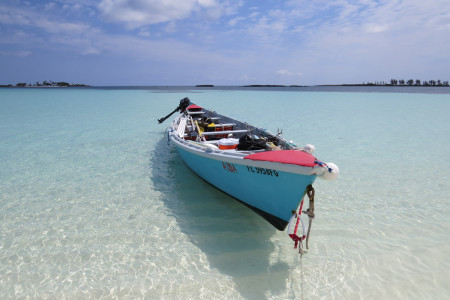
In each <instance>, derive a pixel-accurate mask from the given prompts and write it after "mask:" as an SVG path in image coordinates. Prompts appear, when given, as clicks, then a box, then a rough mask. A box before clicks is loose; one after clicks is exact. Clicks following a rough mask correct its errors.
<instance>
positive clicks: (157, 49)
mask: <svg viewBox="0 0 450 300" xmlns="http://www.w3.org/2000/svg"><path fill="white" fill-rule="evenodd" d="M0 70H1V71H0V84H8V83H12V84H15V83H17V82H27V83H34V82H36V81H41V82H42V81H44V80H49V81H67V82H71V83H86V84H90V85H195V84H215V85H244V84H286V85H290V84H299V85H315V84H340V83H362V82H368V81H372V82H375V81H382V80H386V81H388V80H389V79H391V78H396V79H405V80H407V79H410V78H411V79H421V80H430V79H436V80H437V79H440V80H443V81H445V80H450V5H449V2H448V0H426V1H424V0H420V1H419V0H408V1H402V0H382V1H372V0H361V1H348V0H336V1H332V0H308V1H307V0H285V1H281V0H259V1H258V0H249V1H243V0H235V1H232V0H98V1H93V0H76V1H75V0H55V1H40V0H37V1H36V0H30V1H22V0H1V2H0Z"/></svg>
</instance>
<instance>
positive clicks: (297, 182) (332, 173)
mask: <svg viewBox="0 0 450 300" xmlns="http://www.w3.org/2000/svg"><path fill="white" fill-rule="evenodd" d="M175 112H180V114H179V115H178V116H177V117H176V118H175V119H174V120H173V122H172V124H171V125H170V127H169V128H168V139H169V141H170V142H171V143H173V144H174V145H175V146H176V149H177V150H178V152H179V155H180V156H181V158H182V159H183V161H184V163H185V164H186V165H187V166H188V167H189V168H190V169H191V170H192V171H193V172H194V173H196V174H197V175H198V176H199V177H201V178H202V179H203V180H205V181H206V182H208V183H210V184H211V185H213V186H214V187H216V188H217V189H219V190H221V191H223V192H224V193H226V194H228V195H230V196H231V197H233V198H235V199H236V200H238V201H239V202H241V203H243V204H245V205H246V206H248V207H249V208H251V209H252V210H253V211H255V212H256V213H258V214H259V215H260V216H262V217H263V218H264V219H265V220H266V221H268V222H269V223H270V224H272V225H273V226H274V227H275V228H276V229H278V230H280V231H283V230H285V229H286V227H287V226H288V224H290V222H292V218H293V216H294V215H295V216H297V214H301V213H302V208H301V206H303V199H304V197H305V195H306V194H308V196H310V194H311V189H312V184H313V182H314V181H315V179H316V178H317V177H319V178H323V179H326V180H332V179H335V178H337V176H338V173H339V168H338V167H337V166H336V165H335V164H333V163H323V162H321V161H320V160H318V159H317V158H316V157H315V156H314V155H313V152H314V149H315V148H314V146H312V145H306V146H305V147H302V148H301V147H298V146H297V145H296V144H294V143H293V142H292V141H287V140H285V139H284V138H283V137H282V136H281V133H277V134H272V133H270V132H269V131H267V130H265V129H263V128H260V127H255V126H252V125H250V124H248V123H246V122H241V121H238V120H235V119H232V118H230V117H227V116H224V115H221V114H219V113H217V112H215V111H212V110H208V109H206V108H204V107H202V106H199V105H196V104H195V103H192V102H191V101H190V100H189V98H183V99H181V100H180V104H179V105H178V107H177V108H176V109H175V110H174V111H172V112H171V113H170V114H169V115H167V116H166V117H164V118H161V119H159V120H158V122H159V123H162V122H164V121H165V120H166V119H167V118H169V117H170V116H171V115H172V114H174V113H175ZM312 194H314V193H313V190H312ZM310 198H311V197H310ZM311 200H312V201H313V199H310V208H309V209H313V206H312V205H313V204H314V203H313V202H311ZM311 206H312V207H311ZM309 213H310V216H311V213H313V212H311V211H309ZM312 217H313V215H312ZM298 219H300V218H298ZM296 225H297V226H295V228H296V230H297V227H298V220H297V224H296ZM302 227H303V228H304V227H305V226H302ZM304 236H305V234H303V237H301V238H302V239H304ZM293 239H294V238H293ZM296 243H297V242H296Z"/></svg>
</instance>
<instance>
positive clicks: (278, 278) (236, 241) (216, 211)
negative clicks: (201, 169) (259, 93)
mask: <svg viewBox="0 0 450 300" xmlns="http://www.w3.org/2000/svg"><path fill="white" fill-rule="evenodd" d="M150 165H151V168H152V170H153V171H152V176H151V180H152V182H153V184H154V187H155V189H156V190H158V191H159V192H161V193H162V195H163V202H164V204H165V206H166V207H167V208H168V209H169V211H170V213H171V214H172V215H173V216H174V217H175V218H176V220H177V223H178V224H179V227H180V228H181V231H182V232H183V233H185V234H186V235H187V236H188V237H189V239H190V240H191V242H192V243H193V244H194V245H196V246H197V247H198V248H199V249H200V250H201V251H202V252H203V253H205V254H206V256H207V257H208V260H209V262H210V264H211V266H212V267H214V268H217V269H218V270H219V271H220V272H222V273H224V274H227V275H229V276H231V277H232V278H233V280H234V282H235V284H236V287H237V289H238V291H239V292H240V293H241V294H242V296H244V297H246V298H264V297H265V291H266V290H270V291H271V292H272V293H274V292H275V293H276V291H277V290H283V289H285V286H286V279H287V278H288V276H289V270H290V268H289V266H288V265H287V264H286V263H284V262H277V263H275V264H271V263H270V261H269V257H270V254H271V253H272V252H273V251H274V250H275V246H274V244H273V243H272V241H271V240H270V238H271V237H272V236H273V235H275V234H276V232H277V231H276V229H275V228H273V227H272V226H271V225H270V224H269V223H267V222H266V221H265V220H263V219H262V218H261V217H260V216H258V215H257V214H255V213H254V212H253V211H251V210H250V209H248V208H247V207H246V206H244V205H242V204H241V203H240V202H238V201H235V199H234V198H232V197H230V196H228V195H226V194H225V193H223V192H221V191H219V190H217V189H216V188H214V187H213V186H211V185H210V184H208V183H207V182H206V181H204V180H203V179H201V178H200V177H198V176H197V175H196V174H195V173H194V172H192V171H191V170H190V169H189V168H188V167H187V166H186V165H185V164H184V162H183V160H182V159H181V158H180V156H179V155H178V153H177V151H176V149H175V147H173V146H172V145H170V146H168V140H167V136H165V137H164V138H162V139H161V140H160V141H159V142H158V143H157V145H156V146H155V150H154V152H153V153H152V155H151V160H150Z"/></svg>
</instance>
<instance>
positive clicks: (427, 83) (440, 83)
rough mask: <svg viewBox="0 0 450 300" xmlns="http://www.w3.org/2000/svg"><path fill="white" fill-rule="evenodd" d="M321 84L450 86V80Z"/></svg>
mask: <svg viewBox="0 0 450 300" xmlns="http://www.w3.org/2000/svg"><path fill="white" fill-rule="evenodd" d="M320 86H431V87H433V86H447V87H448V86H450V85H449V83H448V81H441V80H428V81H426V80H425V81H422V80H420V79H416V80H414V79H409V80H404V79H391V80H390V81H389V82H385V81H376V82H375V83H373V82H366V83H362V84H361V83H360V84H358V83H356V84H324V85H320Z"/></svg>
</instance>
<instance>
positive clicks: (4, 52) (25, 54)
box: [0, 51, 32, 57]
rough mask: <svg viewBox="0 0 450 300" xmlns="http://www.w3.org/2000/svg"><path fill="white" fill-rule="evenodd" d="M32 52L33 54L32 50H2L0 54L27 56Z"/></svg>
mask: <svg viewBox="0 0 450 300" xmlns="http://www.w3.org/2000/svg"><path fill="white" fill-rule="evenodd" d="M31 54H32V52H31V51H15V52H7V51H2V52H0V55H2V56H15V57H27V56H30V55H31Z"/></svg>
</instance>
